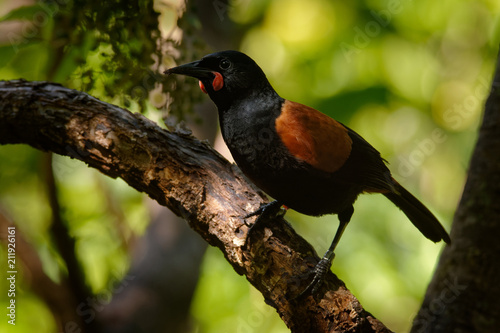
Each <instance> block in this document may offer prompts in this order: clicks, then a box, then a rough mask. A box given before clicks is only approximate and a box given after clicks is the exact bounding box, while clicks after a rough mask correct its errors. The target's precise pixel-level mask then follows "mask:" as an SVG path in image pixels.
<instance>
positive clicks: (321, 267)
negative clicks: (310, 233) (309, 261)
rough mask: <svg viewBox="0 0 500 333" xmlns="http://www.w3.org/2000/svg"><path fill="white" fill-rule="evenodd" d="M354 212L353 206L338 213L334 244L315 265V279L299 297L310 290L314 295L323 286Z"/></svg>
mask: <svg viewBox="0 0 500 333" xmlns="http://www.w3.org/2000/svg"><path fill="white" fill-rule="evenodd" d="M353 212H354V208H353V207H352V206H351V207H350V208H348V209H346V210H344V211H342V212H340V213H339V214H338V217H339V227H338V228H337V232H336V233H335V237H334V238H333V241H332V244H331V245H330V247H329V248H328V251H326V253H325V255H324V256H323V258H322V259H321V260H320V261H319V262H318V263H317V264H316V267H314V270H313V273H314V278H313V280H312V281H311V283H309V285H308V286H307V287H306V289H304V291H302V292H301V293H300V295H299V296H298V297H302V296H304V295H306V294H307V293H309V292H310V293H311V294H312V295H314V294H315V293H316V291H318V288H319V287H320V286H321V284H322V283H323V280H324V279H325V276H326V273H328V271H329V270H330V267H331V266H332V261H333V258H335V248H336V247H337V244H338V243H339V241H340V238H341V237H342V234H343V233H344V230H345V228H346V227H347V224H348V223H349V221H350V220H351V216H352V213H353Z"/></svg>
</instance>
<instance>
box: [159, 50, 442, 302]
mask: <svg viewBox="0 0 500 333" xmlns="http://www.w3.org/2000/svg"><path fill="white" fill-rule="evenodd" d="M164 74H167V75H171V74H177V75H185V76H190V77H194V78H196V79H198V81H199V86H200V88H201V90H202V91H203V92H204V93H206V94H208V96H209V97H210V99H211V100H212V101H213V102H214V103H215V105H216V106H217V109H218V117H219V123H220V130H221V133H222V137H223V139H224V141H225V143H226V145H227V147H228V148H229V151H230V152H231V155H232V156H233V159H234V161H235V162H236V164H237V165H238V167H239V168H240V169H241V171H242V172H243V174H244V175H245V176H246V177H247V178H248V179H250V180H251V181H252V182H253V183H254V184H255V185H257V187H259V188H260V189H261V190H263V191H264V192H265V193H267V194H268V195H269V196H270V197H272V198H273V199H274V201H272V202H270V203H267V204H264V205H262V206H261V207H260V208H259V209H258V210H256V211H255V212H252V213H250V214H247V215H246V216H244V218H249V217H252V216H258V217H257V219H256V221H255V222H254V225H255V224H257V223H258V221H259V220H260V219H261V218H262V217H264V216H270V215H277V214H278V213H279V212H280V209H281V207H285V208H287V209H288V208H289V209H293V210H295V211H297V212H299V213H302V214H305V215H310V216H321V215H326V214H336V215H337V216H338V219H339V225H338V228H337V231H336V233H335V236H334V238H333V241H332V243H331V245H330V247H329V248H328V250H327V252H326V253H325V255H324V256H323V257H322V258H321V260H320V261H319V262H318V263H317V264H316V266H315V268H314V269H313V270H312V272H311V273H312V274H313V275H314V276H313V278H312V280H311V282H310V283H309V284H308V285H307V287H306V288H305V289H304V290H303V291H302V293H301V294H300V295H306V294H308V293H310V294H315V293H316V292H317V291H318V290H319V288H320V287H321V285H322V283H323V281H324V278H325V275H326V273H327V272H328V271H329V270H330V269H331V265H332V261H333V259H334V257H335V248H336V247H337V244H338V243H339V241H340V238H341V236H342V234H343V232H344V230H345V228H346V226H347V225H348V223H349V221H350V220H351V217H352V215H353V212H354V206H353V204H354V202H355V201H356V199H357V197H358V196H359V195H360V194H362V193H380V194H382V195H384V196H385V197H386V198H387V199H389V200H390V201H391V202H392V203H393V204H394V205H396V206H397V207H399V208H400V209H401V210H402V211H403V213H404V214H405V215H406V216H407V217H408V219H409V220H410V221H411V222H412V223H413V225H414V226H415V227H416V228H417V229H418V230H419V231H420V232H421V233H422V234H423V235H424V236H425V237H427V238H428V239H430V240H431V241H433V242H439V241H441V240H443V241H444V242H445V243H447V244H450V242H451V240H450V237H449V235H448V233H447V232H446V230H445V229H444V227H443V226H442V225H441V223H440V222H439V221H438V219H437V218H436V217H435V216H434V214H432V212H431V211H430V210H429V209H428V208H427V207H426V206H425V205H424V204H422V203H421V202H420V201H419V200H418V199H417V198H416V197H415V196H413V195H412V194H411V193H410V192H409V191H407V190H406V189H405V188H404V187H403V186H402V185H400V184H399V183H398V182H397V181H396V180H395V179H394V178H393V177H392V175H391V172H390V170H389V169H388V167H387V161H386V160H384V159H383V158H382V157H381V154H380V153H379V151H377V150H376V149H375V148H374V147H373V146H372V145H371V144H369V143H368V142H367V141H366V140H365V139H363V137H361V136H360V135H359V134H358V133H356V132H355V131H354V130H352V129H350V128H349V127H347V126H346V125H344V124H342V123H341V122H339V121H337V120H335V119H333V118H331V117H329V116H327V115H325V114H324V113H321V112H320V111H318V110H316V109H314V108H312V107H309V106H306V105H304V104H300V103H298V102H293V101H291V100H289V99H285V98H283V97H281V96H280V95H279V94H278V93H277V92H276V91H275V90H274V88H273V87H272V85H271V84H270V82H269V80H268V79H267V77H266V75H265V73H264V72H263V70H262V69H261V68H260V67H259V65H257V63H256V62H255V61H254V60H253V59H252V58H250V57H249V56H247V55H246V54H244V53H242V52H239V51H234V50H227V51H221V52H216V53H212V54H208V55H206V56H204V57H202V58H201V59H200V60H197V61H194V62H190V63H187V64H183V65H180V66H176V67H172V68H169V69H167V70H166V71H165V72H164Z"/></svg>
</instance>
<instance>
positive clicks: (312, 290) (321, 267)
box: [297, 254, 335, 298]
mask: <svg viewBox="0 0 500 333" xmlns="http://www.w3.org/2000/svg"><path fill="white" fill-rule="evenodd" d="M334 257H335V255H334V254H333V255H332V257H331V258H327V257H323V259H321V260H320V261H319V262H318V263H317V264H316V267H314V270H313V271H312V272H311V273H309V274H314V278H313V279H312V281H311V282H310V283H309V285H308V286H307V287H306V289H304V290H303V291H302V292H301V293H300V294H299V296H297V298H302V297H303V296H305V295H307V294H311V295H314V294H316V292H317V291H318V289H319V288H320V287H321V285H322V284H323V281H324V280H325V276H326V274H327V273H328V271H329V270H330V267H331V266H332V260H333V258H334Z"/></svg>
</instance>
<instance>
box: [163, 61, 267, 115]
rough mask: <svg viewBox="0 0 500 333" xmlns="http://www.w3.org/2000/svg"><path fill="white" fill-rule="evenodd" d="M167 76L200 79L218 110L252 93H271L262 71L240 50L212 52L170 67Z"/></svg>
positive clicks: (202, 86)
mask: <svg viewBox="0 0 500 333" xmlns="http://www.w3.org/2000/svg"><path fill="white" fill-rule="evenodd" d="M165 74H181V75H187V76H191V77H194V78H197V79H198V80H199V81H200V88H201V89H202V90H203V92H205V93H207V94H208V95H209V96H210V98H211V99H212V100H213V101H214V102H215V104H216V105H217V106H218V107H219V108H221V107H222V108H225V107H228V106H229V105H228V104H230V103H232V102H233V101H236V100H242V99H244V98H246V97H247V96H249V95H251V94H252V93H256V92H257V93H259V92H260V91H263V90H268V89H271V90H272V87H271V85H270V84H269V81H268V80H267V78H266V75H265V74H264V72H263V71H262V69H260V67H259V66H258V65H257V64H256V63H255V61H253V60H252V59H251V58H250V57H249V56H247V55H246V54H244V53H241V52H238V51H222V52H217V53H212V54H209V55H206V56H204V57H203V58H202V59H201V60H198V61H194V62H190V63H187V64H184V65H181V66H177V67H173V68H170V69H168V70H166V71H165ZM273 91H274V90H273Z"/></svg>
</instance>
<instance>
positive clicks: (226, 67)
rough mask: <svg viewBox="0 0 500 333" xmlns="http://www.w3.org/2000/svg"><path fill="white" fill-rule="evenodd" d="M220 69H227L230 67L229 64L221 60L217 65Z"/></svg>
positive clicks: (227, 61)
mask: <svg viewBox="0 0 500 333" xmlns="http://www.w3.org/2000/svg"><path fill="white" fill-rule="evenodd" d="M219 67H220V69H228V68H229V67H231V62H230V61H229V60H227V59H222V60H221V61H220V63H219Z"/></svg>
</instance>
